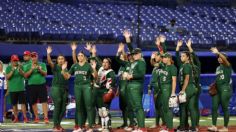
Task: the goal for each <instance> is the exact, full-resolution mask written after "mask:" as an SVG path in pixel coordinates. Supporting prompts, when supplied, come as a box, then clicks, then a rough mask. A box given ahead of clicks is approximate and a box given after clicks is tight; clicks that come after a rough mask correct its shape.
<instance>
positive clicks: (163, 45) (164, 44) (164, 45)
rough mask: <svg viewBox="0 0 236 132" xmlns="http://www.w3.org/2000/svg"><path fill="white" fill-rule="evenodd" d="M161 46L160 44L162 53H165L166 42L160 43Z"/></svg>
mask: <svg viewBox="0 0 236 132" xmlns="http://www.w3.org/2000/svg"><path fill="white" fill-rule="evenodd" d="M161 46H162V50H163V53H166V52H167V47H166V42H164V43H161Z"/></svg>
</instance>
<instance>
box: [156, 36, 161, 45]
mask: <svg viewBox="0 0 236 132" xmlns="http://www.w3.org/2000/svg"><path fill="white" fill-rule="evenodd" d="M155 44H156V46H160V45H161V40H160V37H156V41H155Z"/></svg>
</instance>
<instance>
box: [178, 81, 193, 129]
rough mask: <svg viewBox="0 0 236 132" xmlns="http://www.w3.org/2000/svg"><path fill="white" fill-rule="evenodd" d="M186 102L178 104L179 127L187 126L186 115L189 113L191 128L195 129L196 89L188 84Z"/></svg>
mask: <svg viewBox="0 0 236 132" xmlns="http://www.w3.org/2000/svg"><path fill="white" fill-rule="evenodd" d="M185 92H186V96H187V101H186V102H185V103H181V104H180V106H179V107H180V127H186V126H187V125H188V119H187V117H188V113H190V119H191V126H192V127H193V128H195V127H196V124H197V108H196V94H197V89H196V88H195V86H194V85H193V84H189V85H188V86H187V88H186V91H185Z"/></svg>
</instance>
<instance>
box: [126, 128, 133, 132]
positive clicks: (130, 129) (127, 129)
mask: <svg viewBox="0 0 236 132" xmlns="http://www.w3.org/2000/svg"><path fill="white" fill-rule="evenodd" d="M124 130H125V131H128V132H131V131H132V130H133V128H132V127H125V128H124Z"/></svg>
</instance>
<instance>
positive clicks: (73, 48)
mask: <svg viewBox="0 0 236 132" xmlns="http://www.w3.org/2000/svg"><path fill="white" fill-rule="evenodd" d="M70 47H71V50H72V59H73V64H75V63H77V57H76V49H77V45H76V43H75V42H72V44H71V45H70Z"/></svg>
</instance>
